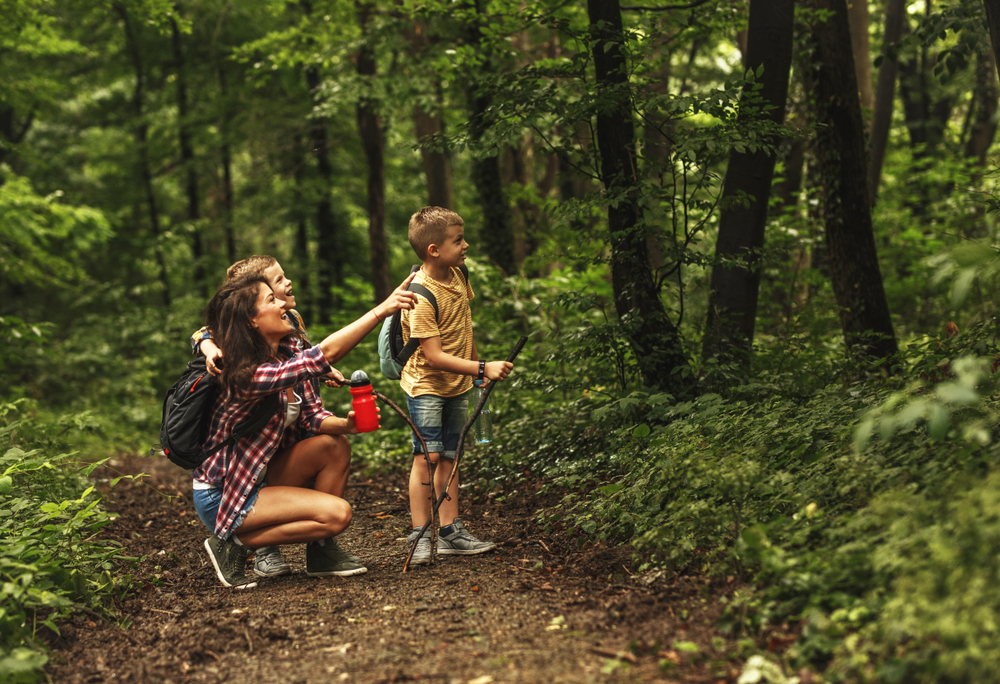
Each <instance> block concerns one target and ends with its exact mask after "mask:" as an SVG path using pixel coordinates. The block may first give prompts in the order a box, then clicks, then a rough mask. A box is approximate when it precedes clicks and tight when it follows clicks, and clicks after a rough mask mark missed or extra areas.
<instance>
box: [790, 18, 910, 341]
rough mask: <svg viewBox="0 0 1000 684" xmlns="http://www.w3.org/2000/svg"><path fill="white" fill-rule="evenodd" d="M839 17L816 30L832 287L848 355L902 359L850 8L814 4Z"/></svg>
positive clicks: (820, 142)
mask: <svg viewBox="0 0 1000 684" xmlns="http://www.w3.org/2000/svg"><path fill="white" fill-rule="evenodd" d="M810 5H811V6H812V7H813V8H814V9H820V10H827V11H832V16H831V17H830V18H829V19H828V20H827V21H825V22H823V23H821V24H817V25H816V26H815V27H814V29H813V44H814V45H816V56H817V58H818V61H819V69H818V73H817V74H816V106H817V119H818V123H820V124H821V125H820V126H819V129H818V130H819V134H818V139H817V149H818V153H819V155H820V160H819V161H820V168H821V169H822V173H823V183H824V190H825V195H826V206H825V214H824V218H825V227H826V244H827V248H828V257H829V267H830V280H831V282H832V284H833V292H834V295H835V297H836V299H837V304H838V306H839V308H840V322H841V327H842V328H843V331H844V337H845V340H846V342H847V345H848V347H849V348H850V349H851V350H852V351H854V352H855V353H860V354H862V355H865V356H868V357H872V358H877V359H885V358H889V357H890V356H893V355H894V354H895V353H896V351H897V346H896V336H895V333H894V331H893V327H892V318H891V317H890V315H889V305H888V302H887V301H886V296H885V289H884V287H883V284H882V275H881V270H880V268H879V262H878V255H877V253H876V249H875V236H874V232H873V228H872V220H871V210H870V201H869V196H868V183H867V174H866V170H867V163H866V159H865V144H864V140H865V130H864V123H863V121H862V119H861V103H860V101H859V99H858V87H857V82H856V71H855V69H854V59H853V56H852V55H851V53H850V52H849V51H845V50H843V49H842V47H841V46H843V45H847V44H848V42H849V41H850V28H849V26H848V19H847V3H846V0H811V3H810Z"/></svg>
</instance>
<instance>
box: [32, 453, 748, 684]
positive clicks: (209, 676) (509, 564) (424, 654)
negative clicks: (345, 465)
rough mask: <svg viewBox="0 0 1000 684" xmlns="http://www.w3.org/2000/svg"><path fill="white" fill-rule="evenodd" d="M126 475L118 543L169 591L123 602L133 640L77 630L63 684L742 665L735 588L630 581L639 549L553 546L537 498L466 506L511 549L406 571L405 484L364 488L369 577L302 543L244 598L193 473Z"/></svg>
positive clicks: (568, 673) (308, 680) (398, 479)
mask: <svg viewBox="0 0 1000 684" xmlns="http://www.w3.org/2000/svg"><path fill="white" fill-rule="evenodd" d="M115 466H116V468H117V469H119V470H120V471H123V472H146V473H150V477H149V478H147V479H146V480H145V481H144V482H143V483H142V484H138V483H132V482H128V481H124V482H122V483H120V484H119V485H118V486H116V487H114V488H113V489H112V490H111V491H110V492H108V494H107V501H106V505H107V507H108V509H109V510H112V511H116V512H119V513H120V518H119V519H118V520H117V521H116V522H115V523H114V524H113V526H111V527H109V528H108V534H110V535H111V536H113V537H115V538H117V539H119V540H120V541H122V543H124V544H125V546H126V552H127V554H128V555H132V556H145V559H144V560H143V561H142V562H141V564H140V566H139V568H138V569H137V570H134V571H133V572H134V575H135V577H136V578H142V579H145V578H152V577H153V576H157V577H158V578H159V582H158V583H157V582H154V583H148V582H147V583H145V585H143V582H142V581H139V582H138V583H137V587H142V588H141V589H138V590H137V591H136V592H135V593H133V594H132V595H130V596H129V597H128V598H127V599H126V600H125V601H124V602H123V603H122V605H121V611H122V613H123V614H124V615H127V616H129V617H130V618H131V619H132V621H133V625H132V627H131V628H130V629H128V630H121V629H119V628H118V627H116V626H113V625H109V624H105V623H102V622H101V621H99V620H96V619H88V618H78V619H76V620H74V621H73V622H72V623H69V624H66V625H65V626H64V627H63V629H62V637H61V638H60V639H58V640H56V641H55V642H54V643H53V646H54V649H55V653H54V657H53V659H52V663H51V664H50V665H49V667H48V668H47V671H48V673H49V675H50V676H51V677H52V680H53V681H55V682H58V683H62V682H70V683H88V684H90V683H98V682H158V683H159V684H171V683H175V684H179V683H181V682H213V683H214V682H226V681H229V682H240V681H250V682H254V683H255V684H270V683H272V682H273V683H279V682H280V683H281V684H312V683H314V682H315V683H319V682H349V683H364V684H369V683H371V684H374V683H381V682H407V681H423V680H428V681H440V682H446V683H448V684H452V683H455V684H468V683H470V682H474V683H476V684H487V683H488V682H496V683H499V682H532V683H533V682H612V681H613V682H633V681H634V682H640V681H641V682H653V681H663V682H669V681H696V682H716V681H720V680H721V681H735V678H736V673H737V672H738V671H739V669H740V666H741V659H739V658H738V657H737V656H736V655H735V654H736V652H737V649H736V644H735V642H734V641H733V640H732V639H727V640H725V642H723V641H722V639H723V638H724V635H721V634H719V633H717V632H716V631H715V627H714V625H715V622H716V620H717V618H718V616H719V614H720V612H721V609H722V605H721V603H720V601H719V599H720V597H721V596H723V595H725V594H727V593H729V591H728V590H729V589H731V585H727V584H725V583H722V584H721V585H717V586H710V585H708V584H706V583H705V582H704V581H695V580H694V579H692V578H677V579H671V580H670V581H667V582H663V581H661V582H658V583H654V584H652V585H650V586H646V585H645V584H643V583H642V582H640V581H638V580H637V579H635V578H632V577H630V576H629V574H628V572H627V569H626V566H628V565H629V562H630V554H629V550H628V549H625V548H622V549H606V548H604V547H596V548H590V549H588V550H580V549H578V548H577V544H576V543H575V542H574V541H571V540H569V539H567V538H566V537H564V536H560V535H551V536H547V535H543V534H541V533H540V532H539V530H538V529H537V528H536V526H534V525H533V524H532V522H531V518H532V516H533V514H534V508H535V507H536V506H537V503H536V500H535V499H534V498H533V497H531V496H530V494H531V492H530V488H529V491H527V492H522V493H523V494H529V496H523V495H522V496H519V497H514V499H513V501H514V503H505V504H498V503H496V502H493V501H492V500H490V499H488V498H487V497H479V498H478V499H477V498H476V494H475V492H470V493H468V494H466V493H465V492H463V497H465V498H464V500H463V502H462V509H463V514H464V515H463V518H464V519H465V520H466V522H467V523H468V524H469V527H470V528H471V529H472V530H473V531H474V532H475V533H476V534H477V535H478V536H480V537H481V538H484V539H491V540H494V541H496V542H497V543H498V547H499V548H498V550H497V551H496V552H494V553H490V554H484V555H481V556H476V557H464V558H463V557H435V562H434V563H433V564H432V565H430V566H425V567H418V568H414V569H413V570H412V571H410V572H407V573H405V574H403V573H401V569H402V566H403V560H404V557H405V556H404V546H405V545H404V543H403V542H402V541H398V540H399V538H401V537H402V536H404V534H405V528H406V526H407V523H408V519H409V515H408V513H407V509H406V507H405V501H404V499H403V498H402V495H401V491H405V484H406V483H405V479H404V476H401V475H399V476H390V475H383V476H376V477H373V478H371V479H359V478H357V477H355V478H354V479H352V481H351V483H350V485H349V489H350V491H349V492H348V495H347V498H348V500H349V501H350V502H351V504H352V505H353V506H354V511H355V512H354V522H353V523H352V525H351V527H350V529H349V530H348V531H347V532H345V533H344V534H343V535H342V537H341V541H342V545H343V546H344V547H345V548H347V549H349V550H351V551H353V552H355V553H357V554H358V555H359V556H361V557H362V558H363V559H364V561H365V562H366V564H367V567H368V573H367V574H364V575H359V576H355V577H349V578H337V577H334V578H329V579H314V578H310V577H307V576H306V575H305V572H304V567H305V558H304V551H303V548H304V547H301V546H291V547H285V548H284V554H285V557H286V560H288V562H289V563H290V564H291V565H292V567H293V568H294V569H295V572H294V573H293V574H291V575H289V576H285V577H281V578H276V579H271V580H262V581H260V582H259V584H258V586H257V588H256V589H253V590H249V591H235V590H232V589H225V588H223V587H222V586H221V585H220V584H219V582H218V580H217V579H216V578H215V574H214V572H213V571H212V568H211V566H210V564H209V562H208V558H207V555H206V553H205V551H204V548H203V547H202V545H201V544H202V542H203V540H204V539H205V537H206V536H207V534H206V531H205V529H204V527H203V526H202V524H201V523H200V522H199V521H198V519H197V517H196V516H195V515H194V510H193V507H192V504H191V497H190V480H189V479H188V477H187V475H186V473H184V472H183V471H181V470H180V469H178V468H176V467H174V466H171V465H170V464H168V463H160V462H156V461H153V460H150V459H138V458H136V459H125V460H123V461H121V462H119V463H116V464H115ZM166 495H172V498H168V496H166ZM154 584H159V586H154ZM713 638H714V639H715V640H714V643H713ZM678 642H683V643H681V646H680V647H679V648H678V647H677V646H676V644H677V643H678ZM691 643H693V644H695V645H697V647H698V649H699V650H698V652H694V651H692V650H688V649H691V648H692V647H691V646H690V644H691ZM620 652H622V653H621V654H620V655H619V656H616V654H619V653H620Z"/></svg>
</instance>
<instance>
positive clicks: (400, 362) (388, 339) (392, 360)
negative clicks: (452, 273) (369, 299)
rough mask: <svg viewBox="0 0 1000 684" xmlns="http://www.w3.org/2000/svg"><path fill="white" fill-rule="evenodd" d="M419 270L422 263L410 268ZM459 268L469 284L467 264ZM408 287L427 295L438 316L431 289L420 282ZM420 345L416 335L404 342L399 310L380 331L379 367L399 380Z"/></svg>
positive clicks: (391, 377) (411, 270) (384, 372)
mask: <svg viewBox="0 0 1000 684" xmlns="http://www.w3.org/2000/svg"><path fill="white" fill-rule="evenodd" d="M419 270H420V265H419V264H418V265H416V266H414V267H413V268H411V269H410V273H416V272H417V271H419ZM458 270H460V271H461V272H462V277H463V278H465V283H466V285H468V283H469V269H468V268H467V267H466V266H465V264H462V265H461V266H459V267H458ZM406 289H407V290H409V291H410V292H416V293H417V294H418V295H421V296H423V297H426V298H427V301H429V302H430V304H431V306H432V307H434V318H435V319H436V318H437V317H438V305H437V299H436V298H435V297H434V295H433V294H431V291H430V290H428V289H427V288H426V287H424V286H423V285H421V284H420V283H410V285H409V287H407V288H406ZM419 345H420V340H419V339H418V338H416V337H411V338H410V340H409V342H407V343H406V344H403V314H402V312H400V311H397V312H396V313H394V314H393V315H392V316H390V317H389V318H387V319H386V320H385V322H383V323H382V329H381V330H379V333H378V362H379V368H381V369H382V375H384V376H385V377H387V378H389V379H390V380H399V378H400V377H402V375H403V366H405V365H406V362H407V361H409V360H410V357H411V356H413V352H415V351H416V350H417V347H418V346H419Z"/></svg>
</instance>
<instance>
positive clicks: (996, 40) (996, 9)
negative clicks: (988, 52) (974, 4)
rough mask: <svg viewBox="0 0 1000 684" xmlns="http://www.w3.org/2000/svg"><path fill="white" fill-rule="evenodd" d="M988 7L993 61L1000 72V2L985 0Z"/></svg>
mask: <svg viewBox="0 0 1000 684" xmlns="http://www.w3.org/2000/svg"><path fill="white" fill-rule="evenodd" d="M983 5H984V6H985V7H986V24H987V26H989V29H990V43H991V44H992V45H993V61H995V62H996V65H997V70H998V71H1000V0H983Z"/></svg>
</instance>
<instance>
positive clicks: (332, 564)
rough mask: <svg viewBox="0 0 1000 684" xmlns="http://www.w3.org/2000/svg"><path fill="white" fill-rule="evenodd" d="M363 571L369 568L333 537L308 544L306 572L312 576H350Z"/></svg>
mask: <svg viewBox="0 0 1000 684" xmlns="http://www.w3.org/2000/svg"><path fill="white" fill-rule="evenodd" d="M331 542H332V543H331ZM363 572H368V568H366V567H365V566H364V565H362V564H361V563H359V562H357V561H353V560H351V558H350V557H349V556H348V554H347V552H346V551H344V550H343V549H342V548H340V546H338V545H337V542H335V541H333V538H332V537H331V538H330V539H323V540H321V541H315V542H309V543H308V544H306V574H307V575H309V576H310V577H329V576H330V575H337V576H338V577H350V576H351V575H360V574H361V573H363Z"/></svg>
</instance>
